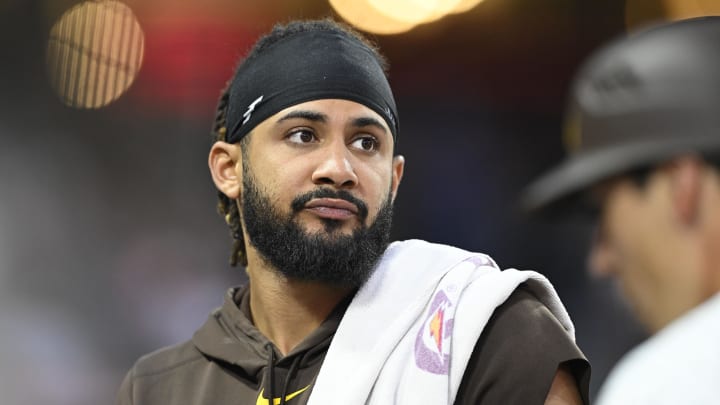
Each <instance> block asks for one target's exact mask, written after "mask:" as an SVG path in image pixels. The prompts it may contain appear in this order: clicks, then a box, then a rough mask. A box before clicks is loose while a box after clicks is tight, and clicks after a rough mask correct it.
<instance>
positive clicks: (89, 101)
mask: <svg viewBox="0 0 720 405" xmlns="http://www.w3.org/2000/svg"><path fill="white" fill-rule="evenodd" d="M144 44H145V38H144V35H143V31H142V29H141V28H140V24H139V23H138V21H137V19H136V18H135V15H134V14H133V12H132V10H130V8H129V7H128V6H126V5H125V4H123V3H121V2H119V1H114V0H101V1H87V2H85V3H81V4H78V5H76V6H75V7H73V8H71V9H70V10H68V11H67V12H66V13H65V14H63V15H62V17H60V19H59V20H58V21H57V23H55V25H54V26H53V27H52V29H51V30H50V38H49V40H48V48H47V66H48V73H49V75H50V84H51V85H52V87H53V88H54V89H55V91H56V93H57V94H58V96H59V97H60V100H62V102H63V103H65V104H66V105H68V106H70V107H75V108H100V107H103V106H106V105H108V104H109V103H111V102H113V101H114V100H117V99H118V98H119V97H120V96H121V95H122V94H123V93H125V92H126V91H127V89H128V88H130V85H131V84H132V83H133V81H134V80H135V78H136V77H137V74H138V72H139V71H140V66H141V65H142V60H143V51H144Z"/></svg>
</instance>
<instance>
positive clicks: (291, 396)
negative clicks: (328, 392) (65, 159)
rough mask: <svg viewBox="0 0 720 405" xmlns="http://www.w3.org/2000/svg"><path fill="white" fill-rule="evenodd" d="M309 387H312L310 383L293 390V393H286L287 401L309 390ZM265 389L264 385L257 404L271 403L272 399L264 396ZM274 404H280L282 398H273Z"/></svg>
mask: <svg viewBox="0 0 720 405" xmlns="http://www.w3.org/2000/svg"><path fill="white" fill-rule="evenodd" d="M308 388H310V386H309V385H308V386H307V387H305V388H303V389H300V390H297V391H295V392H293V393H290V394H288V395H286V396H285V402H287V401H289V400H291V399H293V398H295V397H296V396H298V395H300V394H302V393H303V392H305V390H307V389H308ZM264 391H265V388H264V387H263V389H261V390H260V393H259V394H258V397H257V401H256V402H255V405H270V400H269V399H267V398H263V392H264ZM272 404H273V405H280V398H273V400H272Z"/></svg>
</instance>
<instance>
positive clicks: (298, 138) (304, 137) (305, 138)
mask: <svg viewBox="0 0 720 405" xmlns="http://www.w3.org/2000/svg"><path fill="white" fill-rule="evenodd" d="M285 139H287V140H288V141H290V142H292V143H299V144H303V143H310V142H313V141H316V140H317V137H316V136H315V134H314V133H313V132H312V131H311V130H309V129H305V128H301V129H294V130H292V131H290V133H288V135H287V136H286V137H285Z"/></svg>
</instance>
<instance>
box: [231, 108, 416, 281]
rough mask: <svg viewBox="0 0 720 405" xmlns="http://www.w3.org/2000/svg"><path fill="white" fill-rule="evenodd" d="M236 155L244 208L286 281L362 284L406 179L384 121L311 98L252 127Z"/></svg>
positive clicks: (263, 252)
mask: <svg viewBox="0 0 720 405" xmlns="http://www.w3.org/2000/svg"><path fill="white" fill-rule="evenodd" d="M242 156H243V164H242V183H243V190H242V197H241V204H240V208H241V212H242V217H243V224H244V229H245V232H246V236H247V240H248V241H249V243H250V245H251V246H252V247H253V248H254V249H256V250H257V252H258V253H259V255H260V257H262V258H263V259H264V260H265V261H267V262H269V263H270V264H271V265H273V267H275V268H276V269H277V270H279V271H280V272H282V273H283V274H285V275H286V276H288V277H292V278H296V279H306V280H312V281H323V282H328V283H332V284H346V285H347V284H349V285H353V286H357V285H359V284H361V283H362V282H363V281H364V280H365V279H366V278H367V276H368V275H369V272H370V271H371V269H372V268H373V267H374V265H375V263H376V261H377V259H378V258H379V257H380V255H381V254H382V252H383V251H384V249H385V247H386V245H387V241H388V238H389V231H390V218H391V216H392V202H393V200H394V197H395V193H396V191H397V186H398V184H399V181H400V177H401V176H402V169H403V161H402V158H401V157H396V158H393V138H392V134H391V132H390V130H389V128H388V127H387V124H386V123H385V121H384V120H383V119H382V118H381V117H380V116H379V115H378V114H377V113H375V112H374V111H372V110H371V109H369V108H367V107H365V106H363V105H361V104H358V103H354V102H351V101H346V100H317V101H310V102H306V103H302V104H298V105H295V106H292V107H289V108H286V109H285V110H283V111H280V112H279V113H277V114H275V115H274V116H272V117H270V118H269V119H267V120H265V121H264V122H263V123H261V124H260V125H258V126H257V127H256V128H255V129H254V130H253V132H252V135H251V138H250V139H249V144H246V149H245V150H244V151H243V154H242Z"/></svg>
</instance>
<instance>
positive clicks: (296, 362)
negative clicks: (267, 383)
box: [280, 356, 303, 405]
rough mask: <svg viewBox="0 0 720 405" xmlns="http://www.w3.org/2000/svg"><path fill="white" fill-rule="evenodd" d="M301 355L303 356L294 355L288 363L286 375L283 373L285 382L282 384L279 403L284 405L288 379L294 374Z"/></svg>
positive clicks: (288, 383)
mask: <svg viewBox="0 0 720 405" xmlns="http://www.w3.org/2000/svg"><path fill="white" fill-rule="evenodd" d="M302 357H303V356H295V359H294V360H293V362H292V364H291V365H290V369H289V370H288V373H287V375H285V383H284V384H283V389H282V396H281V397H280V405H285V397H286V396H287V389H288V385H290V380H291V379H292V378H293V377H294V376H295V372H296V371H297V368H298V366H299V365H300V362H301V360H302Z"/></svg>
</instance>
